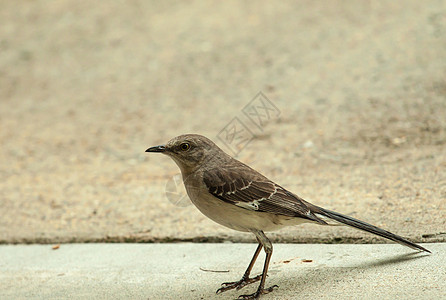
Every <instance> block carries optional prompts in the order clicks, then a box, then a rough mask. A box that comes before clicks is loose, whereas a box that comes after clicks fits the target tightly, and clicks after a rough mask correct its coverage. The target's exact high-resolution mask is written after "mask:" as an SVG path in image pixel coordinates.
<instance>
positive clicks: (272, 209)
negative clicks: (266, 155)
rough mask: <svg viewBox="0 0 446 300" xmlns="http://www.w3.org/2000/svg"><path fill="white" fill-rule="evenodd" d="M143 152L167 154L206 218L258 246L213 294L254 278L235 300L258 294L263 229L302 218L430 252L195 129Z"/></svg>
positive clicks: (265, 243)
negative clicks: (301, 190)
mask: <svg viewBox="0 0 446 300" xmlns="http://www.w3.org/2000/svg"><path fill="white" fill-rule="evenodd" d="M146 152H156V153H162V154H165V155H167V156H169V157H170V158H171V159H173V161H174V162H175V163H176V164H177V165H178V167H179V168H180V170H181V174H182V178H183V183H184V186H185V188H186V191H187V194H188V196H189V198H190V200H191V202H192V203H193V204H194V205H195V206H196V207H197V208H198V210H200V211H201V212H202V213H203V214H204V215H205V216H207V217H208V218H210V219H211V220H213V221H215V222H217V223H219V224H221V225H223V226H226V227H228V228H231V229H233V230H237V231H242V232H250V233H253V234H254V235H255V237H256V239H257V242H258V246H257V249H256V251H255V252H254V255H253V257H252V259H251V262H250V263H249V265H248V268H247V269H246V271H245V273H244V274H243V276H242V278H241V279H240V280H238V281H234V282H225V283H222V286H221V287H220V288H219V289H218V290H217V294H220V293H222V292H226V291H228V290H232V289H236V290H240V289H241V288H243V287H245V286H246V285H248V284H252V283H255V282H258V281H260V283H259V286H258V288H257V290H256V292H254V293H252V294H243V295H240V296H239V298H238V299H258V298H259V297H260V296H261V295H264V294H268V293H270V292H272V291H273V290H274V289H275V288H276V287H278V286H277V285H273V286H271V287H267V288H265V280H266V276H267V272H268V266H269V263H270V260H271V256H272V253H273V246H272V243H271V241H270V240H269V239H268V237H267V236H266V235H265V232H269V231H274V230H278V229H280V228H283V227H286V226H293V225H299V224H302V223H314V224H319V225H335V224H341V225H348V226H351V227H354V228H356V229H360V230H363V231H367V232H369V233H373V234H375V235H378V236H381V237H384V238H387V239H389V240H392V241H394V242H396V243H399V244H401V245H404V246H407V247H410V248H412V249H415V250H419V251H425V252H428V253H431V252H430V251H429V250H428V249H426V248H424V247H422V246H420V245H417V244H415V243H413V242H411V241H409V240H407V239H405V238H403V237H401V236H398V235H396V234H394V233H391V232H389V231H386V230H384V229H381V228H378V227H376V226H374V225H371V224H368V223H366V222H363V221H360V220H357V219H355V218H352V217H349V216H346V215H343V214H340V213H338V212H335V211H331V210H328V209H325V208H322V207H319V206H316V205H314V204H311V203H309V202H307V201H305V200H304V199H303V198H301V197H299V196H298V195H296V194H295V193H292V192H290V191H288V190H287V189H285V188H284V187H282V186H281V185H279V184H277V183H275V182H273V181H271V180H270V179H268V178H267V177H265V176H264V175H262V174H260V173H259V172H257V171H256V170H254V169H252V168H251V167H249V166H248V165H246V164H244V163H242V162H240V161H239V160H237V159H235V158H233V157H231V156H230V155H229V154H227V153H225V152H224V151H223V150H222V149H220V148H219V147H218V146H217V145H216V144H215V143H214V142H212V141H211V140H210V139H208V138H206V137H205V136H202V135H198V134H184V135H180V136H177V137H174V138H172V139H171V140H170V141H168V142H167V143H166V144H164V145H158V146H154V147H150V148H148V149H147V150H146ZM262 248H263V249H264V251H265V253H266V257H265V261H264V264H263V271H262V273H261V274H259V275H257V276H255V277H250V275H251V270H252V267H253V266H254V264H255V262H256V260H257V257H258V256H259V254H260V252H261V250H262Z"/></svg>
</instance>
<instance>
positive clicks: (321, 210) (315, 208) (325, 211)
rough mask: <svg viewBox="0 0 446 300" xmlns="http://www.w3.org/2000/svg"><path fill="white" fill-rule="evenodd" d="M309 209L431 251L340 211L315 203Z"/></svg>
mask: <svg viewBox="0 0 446 300" xmlns="http://www.w3.org/2000/svg"><path fill="white" fill-rule="evenodd" d="M311 211H312V212H313V213H314V214H315V215H316V216H317V215H322V216H323V217H327V218H330V219H332V220H335V221H337V222H340V223H343V224H345V225H348V226H351V227H354V228H357V229H360V230H364V231H367V232H370V233H373V234H376V235H379V236H382V237H384V238H386V239H389V240H392V241H394V242H397V243H399V244H401V245H404V246H407V247H410V248H412V249H415V250H422V251H426V252H429V253H431V252H430V251H429V250H427V249H426V248H424V247H421V246H420V245H417V244H415V243H413V242H411V241H409V240H406V239H405V238H403V237H401V236H399V235H396V234H393V233H391V232H389V231H386V230H384V229H381V228H379V227H376V226H373V225H371V224H368V223H366V222H363V221H360V220H357V219H355V218H352V217H349V216H346V215H343V214H340V213H337V212H334V211H331V210H328V209H325V208H322V207H318V206H315V205H311Z"/></svg>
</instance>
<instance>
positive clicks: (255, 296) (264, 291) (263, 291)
mask: <svg viewBox="0 0 446 300" xmlns="http://www.w3.org/2000/svg"><path fill="white" fill-rule="evenodd" d="M278 287H279V286H278V285H273V286H271V287H269V288H267V289H263V288H262V289H258V290H257V292H255V293H253V294H250V295H240V296H238V298H237V299H243V300H247V299H259V298H260V296H261V295H264V294H268V293H271V292H272V291H273V290H274V288H278Z"/></svg>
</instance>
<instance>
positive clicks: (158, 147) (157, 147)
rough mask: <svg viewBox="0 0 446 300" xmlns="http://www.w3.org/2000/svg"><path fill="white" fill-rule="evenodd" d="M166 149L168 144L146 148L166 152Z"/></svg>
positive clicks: (151, 150)
mask: <svg viewBox="0 0 446 300" xmlns="http://www.w3.org/2000/svg"><path fill="white" fill-rule="evenodd" d="M165 151H166V146H164V145H159V146H155V147H150V148H149V149H147V150H146V152H165Z"/></svg>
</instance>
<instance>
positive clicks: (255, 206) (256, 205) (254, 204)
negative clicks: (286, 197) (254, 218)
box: [235, 198, 264, 210]
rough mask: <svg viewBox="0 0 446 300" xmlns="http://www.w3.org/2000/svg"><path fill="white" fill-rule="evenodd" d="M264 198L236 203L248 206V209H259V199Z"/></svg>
mask: <svg viewBox="0 0 446 300" xmlns="http://www.w3.org/2000/svg"><path fill="white" fill-rule="evenodd" d="M263 199H264V198H262V199H260V200H254V201H251V202H241V201H239V202H236V203H235V205H237V206H240V207H243V208H246V209H250V210H259V201H262V200H263Z"/></svg>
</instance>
